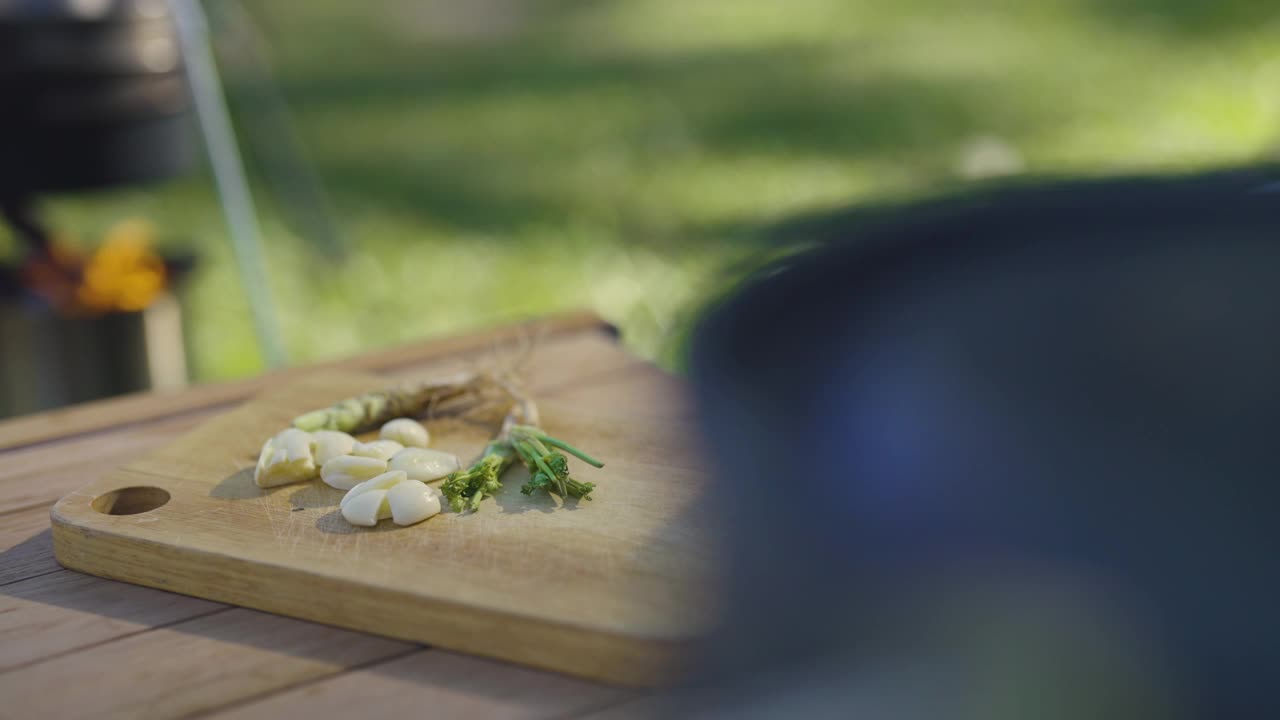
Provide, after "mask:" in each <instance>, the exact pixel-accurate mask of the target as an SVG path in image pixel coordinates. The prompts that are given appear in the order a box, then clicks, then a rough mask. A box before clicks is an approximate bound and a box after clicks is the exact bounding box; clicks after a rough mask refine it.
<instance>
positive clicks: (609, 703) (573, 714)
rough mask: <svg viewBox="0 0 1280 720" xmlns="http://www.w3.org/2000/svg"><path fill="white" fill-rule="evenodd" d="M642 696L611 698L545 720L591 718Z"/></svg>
mask: <svg viewBox="0 0 1280 720" xmlns="http://www.w3.org/2000/svg"><path fill="white" fill-rule="evenodd" d="M643 696H644V695H643V694H642V693H636V694H632V695H626V696H623V697H618V698H613V699H612V700H606V701H604V702H602V703H600V704H598V705H593V706H591V707H588V708H582V709H579V710H573V711H570V712H568V713H565V714H564V715H554V716H552V717H549V718H547V720H574V719H575V718H584V717H591V716H592V715H595V714H596V713H599V712H603V711H605V710H608V709H610V708H615V707H620V706H622V705H625V704H627V703H632V702H635V701H636V700H637V699H638V698H641V697H643Z"/></svg>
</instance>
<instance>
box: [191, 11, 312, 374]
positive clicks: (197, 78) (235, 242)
mask: <svg viewBox="0 0 1280 720" xmlns="http://www.w3.org/2000/svg"><path fill="white" fill-rule="evenodd" d="M169 1H170V5H171V6H172V8H173V16H174V20H175V22H176V24H177V27H178V41H179V42H180V43H181V44H182V56H183V60H184V62H185V64H186V69H187V78H188V81H189V82H190V84H191V96H192V99H193V102H194V103H195V110H196V117H197V119H198V120H199V123H200V132H201V135H203V136H204V144H205V149H206V150H207V151H208V153H209V164H210V166H211V167H212V169H213V178H214V182H215V183H216V184H217V187H218V197H219V198H220V199H221V201H222V212H223V214H224V215H225V216H226V219H227V230H228V232H230V234H231V248H232V252H233V254H234V255H235V258H236V265H237V267H238V269H239V272H240V281H241V282H242V283H243V284H244V289H245V294H246V295H247V296H248V299H249V311H250V314H251V315H252V316H253V327H254V331H255V333H256V334H257V336H258V345H259V346H260V348H261V349H262V355H263V358H264V359H265V360H266V363H267V365H268V366H269V367H280V366H282V365H284V364H285V362H286V358H285V352H284V345H283V344H282V343H281V342H280V331H279V325H278V323H277V321H276V312H275V305H274V303H273V302H272V300H271V288H270V286H269V285H268V284H267V275H266V263H265V261H264V259H263V255H262V239H261V233H260V232H259V231H258V220H257V216H256V214H255V212H254V208H253V197H252V195H250V193H249V185H248V182H247V181H246V180H245V174H244V165H243V163H242V162H241V160H240V150H239V148H238V147H237V146H236V140H235V133H234V132H233V131H232V129H231V116H230V114H229V113H228V112H227V105H226V100H225V98H224V97H223V95H222V83H221V80H220V79H219V78H218V68H217V65H216V63H215V62H214V59H213V49H212V48H211V47H210V45H209V35H208V22H207V21H206V18H205V15H204V9H203V8H201V7H200V3H199V1H198V0H169Z"/></svg>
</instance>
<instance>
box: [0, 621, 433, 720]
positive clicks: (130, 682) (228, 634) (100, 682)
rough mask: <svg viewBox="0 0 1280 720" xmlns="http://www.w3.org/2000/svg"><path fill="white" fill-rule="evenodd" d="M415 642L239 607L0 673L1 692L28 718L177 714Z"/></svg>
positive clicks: (292, 682)
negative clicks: (405, 641) (390, 638)
mask: <svg viewBox="0 0 1280 720" xmlns="http://www.w3.org/2000/svg"><path fill="white" fill-rule="evenodd" d="M174 597H177V596H174ZM415 647H416V646H414V645H411V644H409V643H403V642H400V641H398V640H389V639H386V638H379V637H375V636H372V635H365V634H363V633H357V632H350V631H347V630H339V629H337V628H330V627H324V626H322V625H316V624H314V623H308V622H303V621H301V620H291V619H289V618H282V617H277V616H273V615H267V614H264V613H259V612H255V611H253V610H244V609H239V608H237V609H232V610H226V611H223V612H219V613H216V614H213V615H209V616H207V617H201V618H196V619H193V620H189V621H186V622H180V623H176V624H174V625H170V626H168V627H164V628H160V629H156V630H151V631H149V632H145V633H140V634H137V635H133V636H130V637H126V638H123V639H121V640H118V641H116V642H110V643H104V644H100V645H95V646H92V647H88V648H85V649H83V650H81V651H79V652H75V653H70V654H65V655H60V656H58V657H55V658H52V659H49V660H46V661H44V662H40V663H36V664H33V665H27V666H25V667H22V668H20V669H18V670H13V671H10V672H7V673H3V674H0V697H3V698H5V699H6V702H7V704H8V710H6V712H8V711H10V710H13V709H16V708H21V714H22V716H23V717H33V718H40V717H58V718H79V717H94V718H113V717H121V718H171V717H179V716H183V715H188V714H191V713H196V712H202V711H208V710H212V709H215V708H218V707H221V706H223V705H226V704H227V703H228V702H232V701H235V700H239V699H243V698H247V697H253V696H256V695H261V694H263V693H268V692H271V691H273V690H278V689H281V688H286V687H290V686H293V685H296V684H298V683H302V682H307V681H311V680H315V679H317V678H323V677H326V676H330V675H334V674H337V673H340V672H342V671H343V670H345V669H347V668H351V667H358V666H360V665H364V664H366V663H370V662H373V661H377V660H383V659H387V658H391V657H395V656H397V655H402V654H405V653H408V652H412V651H413V650H414V649H415Z"/></svg>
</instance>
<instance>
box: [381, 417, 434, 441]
mask: <svg viewBox="0 0 1280 720" xmlns="http://www.w3.org/2000/svg"><path fill="white" fill-rule="evenodd" d="M378 437H380V438H382V439H383V440H392V441H394V442H397V443H400V444H401V445H402V446H404V447H407V448H409V447H417V448H424V447H426V446H427V443H428V442H429V441H430V439H431V435H430V434H429V433H428V432H427V429H426V428H425V427H423V426H422V423H420V422H418V421H417V420H410V419H409V418H396V419H395V420H392V421H390V422H388V423H386V424H385V425H383V426H382V429H381V430H379V431H378Z"/></svg>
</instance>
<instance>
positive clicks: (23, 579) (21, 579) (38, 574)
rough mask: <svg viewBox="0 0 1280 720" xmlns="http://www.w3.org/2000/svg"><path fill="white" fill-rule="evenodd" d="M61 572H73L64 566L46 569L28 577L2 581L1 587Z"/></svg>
mask: <svg viewBox="0 0 1280 720" xmlns="http://www.w3.org/2000/svg"><path fill="white" fill-rule="evenodd" d="M60 572H71V571H70V570H67V569H66V568H64V567H56V568H54V569H52V570H45V571H44V572H38V573H36V574H35V575H28V576H26V577H20V578H15V579H13V580H6V581H5V582H0V588H2V587H8V586H9V585H13V584H14V583H20V582H26V581H27V580H34V579H36V578H40V577H44V576H45V575H52V574H54V573H60Z"/></svg>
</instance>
